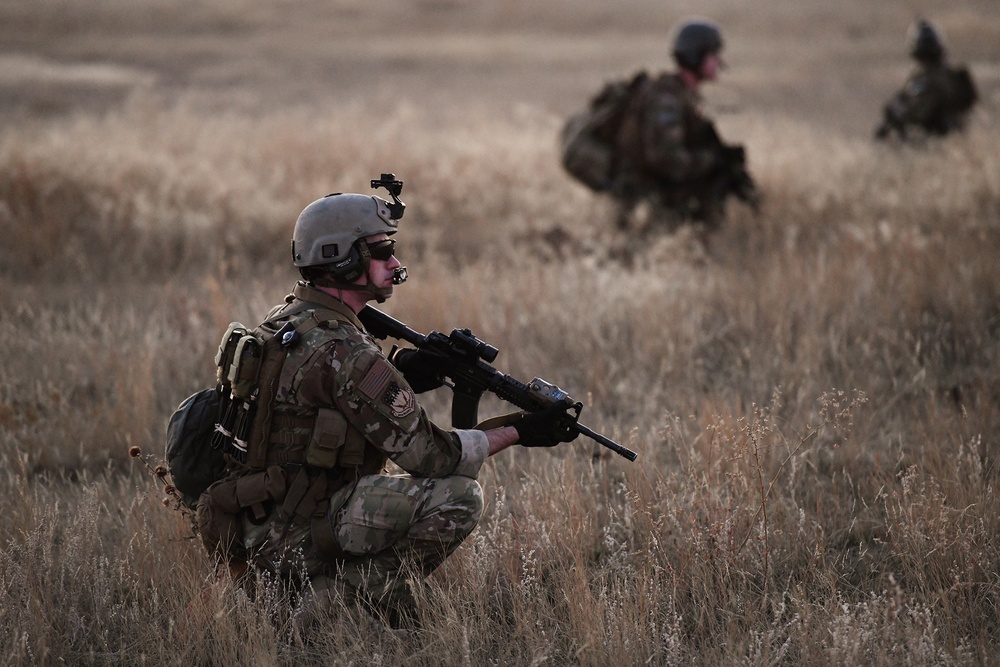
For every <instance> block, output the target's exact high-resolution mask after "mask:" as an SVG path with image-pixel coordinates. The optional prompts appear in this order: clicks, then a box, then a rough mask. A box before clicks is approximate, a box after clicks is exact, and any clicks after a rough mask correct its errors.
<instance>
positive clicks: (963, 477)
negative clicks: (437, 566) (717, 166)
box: [0, 0, 1000, 665]
mask: <svg viewBox="0 0 1000 667" xmlns="http://www.w3.org/2000/svg"><path fill="white" fill-rule="evenodd" d="M619 4H620V5H621V6H618V5H614V4H609V3H603V2H596V1H590V0H586V1H583V2H568V1H565V0H555V1H553V2H546V3H532V2H522V1H520V0H509V1H498V0H483V1H481V2H472V1H471V0H469V1H466V0H417V1H412V2H402V1H389V0H375V1H373V2H366V3H361V2H350V1H347V0H335V1H332V2H318V1H315V0H272V1H270V2H250V1H249V0H202V1H195V2H190V3H185V5H184V6H183V7H181V6H179V5H178V4H177V3H174V2H167V1H166V0H144V1H142V2H126V1H125V0H93V1H92V2H89V3H80V2H70V1H69V0H38V1H36V2H31V3H25V2H14V1H0V240H2V244H0V357H2V359H3V364H2V366H0V480H2V482H0V488H2V489H3V490H4V512H3V519H2V520H0V625H2V627H4V628H5V630H4V632H3V633H0V658H2V659H3V661H4V662H5V664H53V663H59V662H71V663H76V664H123V663H124V664H137V663H139V662H145V663H147V664H148V663H153V664H241V663H250V662H255V663H259V664H344V665H347V664H374V663H379V664H403V663H407V664H414V663H415V664H427V665H437V664H455V665H459V664H462V665H464V664H498V665H520V664H523V665H529V664H534V665H543V664H549V665H561V664H581V665H605V664H643V663H649V664H719V663H722V664H754V665H758V664H761V665H762V664H831V665H842V664H885V665H889V664H891V665H897V664H913V665H932V664H933V665H937V664H997V659H996V658H995V655H997V653H998V645H997V640H996V636H997V632H998V630H1000V616H998V610H997V605H998V604H1000V588H998V583H1000V581H998V571H1000V518H998V516H1000V512H998V509H1000V507H998V504H1000V503H998V500H997V494H996V483H997V480H998V468H997V464H998V456H1000V448H998V440H997V433H998V427H1000V349H998V344H997V340H998V334H1000V261H998V259H997V257H998V251H1000V158H998V156H997V155H998V151H997V147H998V146H1000V129H998V127H997V122H996V119H997V113H998V106H1000V39H998V36H1000V5H997V4H996V3H995V2H992V1H990V2H987V1H985V0H976V1H972V0H970V1H959V2H953V3H948V4H947V5H944V4H942V3H933V2H917V1H911V2H896V1H889V2H881V3H877V4H876V3H869V2H862V1H861V0H847V1H845V2H839V3H825V2H819V1H817V0H808V1H798V2H793V1H792V0H776V1H774V2H770V3H766V4H760V5H759V4H754V3H750V2H745V1H739V0H731V1H728V2H726V1H723V0H709V1H707V2H700V3H693V2H681V3H674V4H672V5H671V6H669V7H666V6H664V5H663V3H653V2H645V1H642V2H630V3H619ZM689 14H698V15H703V16H708V17H710V18H712V19H714V20H717V21H719V22H720V23H721V24H722V26H723V29H724V33H725V36H726V43H727V48H726V52H725V54H724V55H725V58H726V60H727V63H728V69H727V70H726V71H725V72H723V75H722V78H721V81H720V82H719V83H718V84H714V85H712V86H710V87H708V88H707V89H706V91H705V93H706V107H707V111H708V112H709V113H710V114H711V115H713V116H714V117H716V118H717V120H718V124H719V127H720V131H721V132H722V134H723V135H724V136H725V137H726V138H727V139H729V140H731V141H738V142H743V143H745V144H746V145H747V150H748V155H749V161H750V168H751V170H752V172H753V174H754V176H755V178H756V179H757V181H758V183H759V185H760V187H761V189H762V191H763V193H764V196H765V201H764V208H763V211H762V212H761V214H760V215H758V216H753V215H752V214H751V213H750V212H749V211H748V210H746V209H745V208H742V207H741V206H739V205H734V206H733V207H732V209H731V210H730V212H729V218H728V220H727V223H726V225H725V226H724V228H723V229H722V230H721V231H720V232H719V234H718V235H717V236H716V237H715V238H714V239H713V241H712V244H711V246H710V248H709V249H707V250H706V249H705V248H703V247H702V246H700V245H699V244H698V243H697V241H696V239H695V238H694V237H693V235H691V234H689V233H688V232H687V231H686V230H681V232H679V233H678V234H675V235H673V236H667V235H653V236H651V237H649V238H646V239H644V240H643V241H641V242H637V241H635V240H634V239H627V238H622V237H621V236H619V235H617V234H616V233H615V231H614V229H613V225H612V224H611V219H612V212H611V208H610V206H609V204H608V202H606V201H603V200H601V199H599V198H596V197H594V196H593V195H592V194H590V193H589V192H588V191H586V190H584V189H582V187H580V186H577V185H576V184H574V183H573V182H572V181H570V180H569V178H568V177H567V176H566V175H565V174H564V173H563V172H562V171H561V169H560V167H559V164H558V158H557V154H556V136H557V134H558V131H559V127H560V124H561V122H562V119H563V118H564V117H565V115H566V114H568V113H570V112H572V111H574V110H575V109H576V108H577V107H579V106H581V105H582V104H583V103H584V102H585V101H586V99H587V97H588V96H589V95H590V94H591V93H592V92H593V91H594V90H596V89H597V88H598V87H599V86H600V85H601V84H602V83H603V82H604V81H605V80H607V79H609V78H612V77H616V76H622V75H625V74H628V73H630V72H632V71H634V70H636V69H639V68H642V67H648V68H652V69H659V68H666V67H669V66H670V63H669V59H668V55H667V54H668V50H669V37H670V29H671V27H672V26H673V25H674V23H675V22H676V21H677V20H679V19H680V18H682V17H683V16H686V15H689ZM920 15H922V16H927V17H929V18H931V19H932V20H934V21H935V22H936V23H937V24H938V25H939V26H940V27H941V28H942V29H943V31H944V33H945V34H946V36H947V38H948V42H949V45H950V48H951V54H952V57H953V59H954V60H956V61H960V62H965V63H967V64H969V65H970V67H971V69H972V72H973V74H974V76H975V77H976V80H977V83H978V84H979V87H980V94H981V97H982V104H981V106H980V108H979V109H978V111H977V112H976V114H975V116H974V118H973V121H972V123H971V126H970V128H969V130H968V132H967V133H966V134H965V135H964V136H960V137H955V138H949V139H948V140H947V141H942V142H929V143H927V144H925V145H920V146H916V147H899V146H885V145H874V144H873V143H872V142H871V141H870V135H871V130H872V128H873V126H874V124H875V122H876V120H877V118H878V113H879V109H880V105H881V104H882V103H883V102H884V101H885V99H886V98H887V97H888V95H889V94H890V93H891V92H892V90H893V89H894V88H895V87H896V86H898V85H899V84H900V83H901V82H902V81H903V79H904V78H905V76H906V74H907V72H908V70H909V62H908V61H907V59H906V55H905V33H906V30H907V28H908V26H909V25H910V23H911V22H912V21H913V19H914V18H916V17H917V16H920ZM383 171H393V172H395V173H396V174H397V175H398V176H399V177H401V178H402V179H403V180H404V181H405V183H406V185H405V188H404V192H403V195H404V196H403V199H404V200H405V201H406V202H407V204H408V208H407V213H406V217H405V219H404V221H403V229H402V231H401V232H400V241H399V243H400V254H401V258H402V260H403V262H404V263H405V264H408V265H409V267H410V274H411V280H410V281H409V282H408V283H407V284H406V285H405V286H404V287H403V288H400V289H399V290H398V292H397V295H396V296H395V297H394V298H393V299H392V300H391V301H390V302H388V303H387V304H386V309H387V310H388V311H389V312H391V313H392V314H393V315H395V316H397V317H399V318H401V319H404V320H405V321H407V322H408V323H410V324H411V326H414V327H415V328H418V329H420V330H424V331H426V330H430V329H438V330H444V331H448V330H450V329H451V328H453V327H456V326H468V327H471V328H472V329H473V330H474V331H475V332H476V333H477V334H478V335H479V336H480V337H481V338H483V339H485V340H487V341H489V342H491V343H493V344H494V345H496V346H498V347H499V348H500V350H501V353H500V356H499V357H498V359H497V364H496V365H497V366H498V367H499V368H501V369H503V370H504V371H506V372H510V373H511V374H513V375H515V376H517V377H521V378H522V379H530V378H531V377H533V376H536V375H537V376H541V377H544V378H546V379H548V380H550V381H553V382H556V383H557V384H559V385H561V386H562V387H563V388H564V389H566V390H568V391H570V392H571V393H573V394H574V395H576V396H577V397H578V398H580V399H582V400H584V402H585V403H586V404H587V407H586V409H585V411H584V414H583V421H585V422H586V423H587V424H588V425H590V426H592V427H594V428H596V429H597V430H599V431H602V432H605V433H606V434H608V435H609V436H611V437H613V438H615V439H617V440H619V441H620V442H622V443H624V444H626V445H627V446H629V447H630V448H632V449H635V450H636V451H637V452H639V459H638V460H637V461H636V462H635V463H633V464H629V463H628V462H626V461H625V460H624V459H619V458H618V457H614V456H613V455H610V454H609V453H608V452H606V451H604V450H601V449H600V448H597V447H596V446H595V445H592V444H591V443H587V442H584V441H582V440H579V441H577V442H575V443H573V445H571V446H568V447H563V448H560V449H557V450H555V451H545V452H537V451H527V450H517V451H512V452H506V453H505V454H504V455H502V456H500V457H497V460H495V461H493V462H491V464H490V465H489V466H488V469H487V470H486V472H485V474H484V479H483V482H484V488H485V490H486V496H487V498H488V500H489V504H488V509H487V513H486V516H485V518H484V521H483V524H482V525H481V526H480V528H479V530H478V531H477V533H476V534H475V535H474V536H473V538H472V539H471V541H470V543H469V544H467V545H465V546H463V547H462V548H461V549H460V550H459V551H458V552H457V554H456V555H455V557H453V558H452V559H451V560H449V562H448V563H446V565H445V566H444V567H443V568H442V569H441V571H440V572H439V573H437V574H435V576H434V577H433V578H432V580H431V584H432V585H431V588H430V590H429V591H428V595H427V599H425V600H424V601H423V605H424V611H425V615H426V616H427V618H428V619H429V620H428V623H427V628H426V630H425V632H424V633H423V635H422V636H421V637H416V638H415V637H409V638H400V637H396V636H393V635H388V634H386V633H385V632H383V631H381V630H380V629H379V627H378V625H377V624H372V623H370V622H368V621H367V620H366V619H363V618H357V617H355V616H351V615H349V614H347V613H346V612H345V614H344V615H343V616H342V617H338V618H335V619H331V620H330V622H329V624H328V627H326V628H324V629H323V632H314V633H312V634H310V635H309V636H305V637H304V636H302V635H301V633H299V632H298V631H297V625H296V613H297V610H298V609H299V608H300V607H299V600H297V598H296V597H295V596H294V595H288V594H285V593H282V592H281V591H279V590H277V589H275V588H274V587H267V586H266V585H265V584H262V590H261V591H259V594H258V595H257V597H256V599H255V600H253V601H250V600H249V599H247V598H245V597H241V596H240V595H238V594H237V593H235V592H234V591H232V590H231V589H229V588H227V587H226V586H218V585H213V581H212V573H211V568H210V566H209V564H208V563H207V561H206V559H205V557H204V555H203V554H202V553H201V551H200V549H199V547H198V546H197V544H196V543H195V542H194V541H192V540H191V539H189V536H190V531H189V529H188V527H187V524H186V520H185V518H184V517H182V516H181V515H180V514H178V513H177V512H174V511H172V510H170V509H169V508H165V507H162V506H161V505H160V500H161V497H162V496H161V494H160V493H159V490H158V488H157V485H156V484H155V483H154V482H153V480H151V479H150V478H149V477H148V476H146V475H145V474H144V473H143V470H142V469H141V466H139V465H138V464H137V462H136V461H133V460H129V458H128V456H127V450H128V448H129V447H130V446H140V447H141V448H142V449H143V451H144V452H146V454H147V456H149V457H150V459H151V460H155V459H157V458H158V457H159V456H160V454H161V450H162V438H163V432H164V425H165V421H166V418H167V416H168V415H169V414H170V412H171V411H172V410H173V408H174V407H175V406H176V404H177V403H178V402H180V400H181V399H183V398H184V397H185V396H187V395H188V394H189V393H191V392H192V391H194V390H196V389H198V388H200V387H202V386H204V385H206V384H207V383H209V382H211V381H212V368H211V358H212V355H213V353H214V346H215V345H216V344H217V342H218V337H219V336H220V335H221V332H222V331H223V330H224V328H225V326H226V325H227V324H228V323H229V322H230V321H231V320H234V319H236V320H241V321H243V322H247V323H250V322H255V321H256V320H258V319H259V318H260V317H261V316H262V315H263V314H264V313H265V312H266V310H267V309H268V308H269V307H270V305H272V304H273V303H276V302H278V301H279V300H280V299H281V298H282V297H283V296H284V294H286V293H287V292H288V291H289V289H290V288H291V286H292V283H293V281H294V279H295V274H294V273H293V272H292V271H291V269H290V267H289V266H287V264H288V239H289V237H290V232H291V226H292V223H293V222H294V219H295V216H296V215H297V214H298V212H299V211H300V210H301V209H302V208H303V207H304V206H305V205H306V204H307V203H309V202H310V201H312V200H313V199H315V198H316V197H319V196H322V195H324V194H326V193H328V192H334V191H362V192H364V191H367V184H368V179H370V178H372V177H377V175H378V174H379V173H381V172H383ZM448 398H449V397H448V396H447V393H446V392H435V393H434V394H433V395H430V396H428V397H427V405H428V407H429V409H430V411H431V412H432V414H433V415H434V416H435V417H436V418H437V419H439V420H440V421H441V422H443V423H447V420H448ZM503 409H504V407H503V406H502V405H501V404H499V403H497V402H490V403H489V404H487V405H485V406H484V411H483V412H484V413H487V412H497V411H500V410H503Z"/></svg>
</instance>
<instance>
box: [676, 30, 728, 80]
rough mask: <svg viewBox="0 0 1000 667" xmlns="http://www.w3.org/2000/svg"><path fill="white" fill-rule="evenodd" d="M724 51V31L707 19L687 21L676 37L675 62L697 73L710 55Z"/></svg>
mask: <svg viewBox="0 0 1000 667" xmlns="http://www.w3.org/2000/svg"><path fill="white" fill-rule="evenodd" d="M721 50H722V31H721V30H719V27H718V26H717V25H716V24H714V23H712V22H711V21H708V20H706V19H691V20H689V21H686V22H685V23H684V24H683V25H682V26H681V27H680V29H679V30H678V31H677V35H676V37H674V54H673V55H674V60H676V61H677V64H678V65H680V66H681V67H683V68H684V69H688V70H691V71H697V70H698V69H699V68H700V67H701V63H702V61H703V60H704V59H705V56H707V55H708V54H710V53H718V52H719V51H721Z"/></svg>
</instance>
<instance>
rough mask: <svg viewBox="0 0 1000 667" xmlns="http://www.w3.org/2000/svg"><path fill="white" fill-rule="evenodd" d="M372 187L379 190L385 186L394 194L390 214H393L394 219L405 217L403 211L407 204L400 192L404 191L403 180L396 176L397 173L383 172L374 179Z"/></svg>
mask: <svg viewBox="0 0 1000 667" xmlns="http://www.w3.org/2000/svg"><path fill="white" fill-rule="evenodd" d="M372 188H373V189H375V190H378V189H379V188H385V189H386V190H388V191H389V194H390V195H392V201H393V203H392V204H389V215H391V216H392V219H393V220H399V219H400V218H402V217H403V211H404V210H406V204H404V203H403V202H402V201H400V199H399V193H401V192H402V191H403V181H401V180H399V179H398V178H396V174H382V177H381V178H379V179H377V180H376V179H374V178H373V179H372Z"/></svg>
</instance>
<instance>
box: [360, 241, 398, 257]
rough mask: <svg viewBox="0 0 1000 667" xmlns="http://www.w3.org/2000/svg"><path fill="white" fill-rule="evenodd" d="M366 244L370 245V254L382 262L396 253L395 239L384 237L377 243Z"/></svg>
mask: <svg viewBox="0 0 1000 667" xmlns="http://www.w3.org/2000/svg"><path fill="white" fill-rule="evenodd" d="M365 245H366V246H368V254H369V255H370V256H371V258H372V259H377V260H378V261H380V262H388V261H389V260H390V259H392V256H393V255H394V254H396V240H395V239H382V240H381V241H376V242H375V243H365Z"/></svg>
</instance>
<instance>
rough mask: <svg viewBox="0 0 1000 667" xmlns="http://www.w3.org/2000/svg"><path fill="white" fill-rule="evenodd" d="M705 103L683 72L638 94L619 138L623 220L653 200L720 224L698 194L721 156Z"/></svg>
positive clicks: (617, 176)
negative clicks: (640, 203)
mask: <svg viewBox="0 0 1000 667" xmlns="http://www.w3.org/2000/svg"><path fill="white" fill-rule="evenodd" d="M700 107H701V96H700V95H699V94H698V92H697V91H695V90H691V89H690V88H688V87H687V86H685V85H684V82H683V81H682V80H681V78H680V77H679V76H678V75H677V74H667V73H664V74H661V75H660V76H658V77H655V78H652V77H650V78H648V79H647V80H646V81H645V82H644V83H643V85H642V87H641V88H640V90H639V91H638V94H636V95H635V96H634V97H633V99H632V101H631V102H630V104H629V107H628V109H627V110H626V112H625V117H624V119H623V121H622V123H621V127H620V130H619V132H618V134H617V136H616V137H615V140H614V168H613V173H614V182H613V184H612V186H611V192H612V194H613V195H614V196H615V198H616V199H618V201H619V202H620V204H621V215H622V216H623V218H622V220H625V219H627V216H628V215H629V213H630V212H631V210H632V209H633V208H634V207H635V206H636V204H637V203H638V202H639V201H640V200H642V199H648V200H650V202H651V203H652V204H653V205H654V206H656V207H658V208H660V209H665V210H667V211H672V212H673V213H674V214H675V215H678V216H679V217H681V218H684V217H687V216H688V215H694V216H695V217H698V218H702V219H705V220H706V222H709V221H711V222H717V220H716V219H715V218H716V217H717V213H718V211H714V210H708V209H707V208H706V205H707V204H708V202H707V201H705V200H704V198H700V197H698V196H697V194H696V190H697V185H698V184H699V183H700V182H701V181H702V180H704V179H706V178H707V177H708V176H709V174H710V173H711V171H712V169H713V168H714V167H715V165H716V160H717V157H718V145H717V144H718V141H717V137H716V135H715V129H714V127H713V125H712V122H711V121H710V120H708V119H707V118H706V117H705V116H704V115H703V114H702V112H701V109H700ZM713 139H714V141H713Z"/></svg>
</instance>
